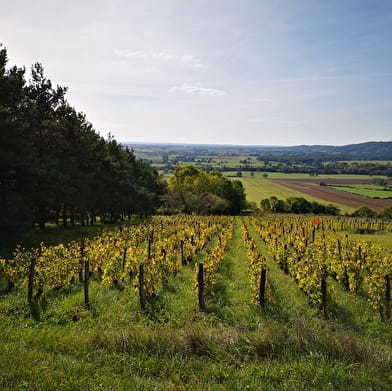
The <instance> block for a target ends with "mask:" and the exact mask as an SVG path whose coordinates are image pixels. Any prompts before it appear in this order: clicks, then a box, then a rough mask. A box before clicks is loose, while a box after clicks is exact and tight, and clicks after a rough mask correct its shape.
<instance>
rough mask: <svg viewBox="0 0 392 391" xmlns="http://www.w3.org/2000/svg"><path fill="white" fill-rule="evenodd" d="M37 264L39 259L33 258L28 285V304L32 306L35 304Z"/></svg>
mask: <svg viewBox="0 0 392 391" xmlns="http://www.w3.org/2000/svg"><path fill="white" fill-rule="evenodd" d="M36 262H37V259H36V258H35V257H34V256H33V257H32V258H31V262H30V268H29V284H28V288H27V302H28V303H29V305H30V306H32V304H33V290H34V275H35V265H36Z"/></svg>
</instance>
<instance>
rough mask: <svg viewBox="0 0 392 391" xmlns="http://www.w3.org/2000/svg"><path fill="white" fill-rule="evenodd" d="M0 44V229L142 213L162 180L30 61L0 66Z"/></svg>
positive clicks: (2, 61)
mask: <svg viewBox="0 0 392 391" xmlns="http://www.w3.org/2000/svg"><path fill="white" fill-rule="evenodd" d="M7 63H8V57H7V50H6V48H5V47H3V45H1V44H0V230H1V231H10V230H11V231H13V230H24V229H29V228H31V227H33V226H34V225H35V224H37V225H39V227H41V228H44V227H45V224H47V223H48V222H55V223H59V221H61V223H62V224H64V225H67V224H74V223H75V221H78V222H80V223H81V224H82V225H85V224H89V223H90V224H93V223H94V222H95V220H96V217H97V216H100V218H101V220H102V221H103V222H105V220H107V221H109V220H110V221H116V220H118V219H120V218H124V216H127V215H130V214H131V213H138V214H150V213H153V212H154V211H155V209H156V208H157V207H158V206H159V205H160V203H161V201H160V197H161V195H162V194H163V193H164V192H165V189H166V184H165V183H164V181H162V180H161V179H160V177H159V175H158V173H157V171H156V170H155V169H153V168H152V167H151V166H149V165H148V164H147V163H145V162H143V161H142V160H141V159H137V158H136V157H135V155H134V153H133V151H132V150H131V149H129V148H128V147H124V146H122V145H120V144H119V143H118V142H117V141H116V140H115V139H114V138H113V137H112V136H111V135H110V134H109V137H108V138H107V139H105V138H104V137H102V136H101V135H100V134H99V133H98V132H97V131H96V130H95V129H94V128H93V126H92V124H91V123H90V122H89V121H88V120H87V118H86V116H85V114H83V113H81V112H78V111H77V110H76V109H75V108H73V107H72V106H71V105H70V104H69V103H68V102H67V99H66V92H67V88H65V87H60V86H56V87H54V86H53V85H52V82H51V81H50V80H49V79H47V78H46V77H45V75H44V68H43V66H42V65H41V64H39V63H36V64H34V65H33V66H32V67H31V77H30V80H29V81H28V82H27V81H26V71H25V68H24V67H23V68H21V67H17V66H13V67H10V68H7Z"/></svg>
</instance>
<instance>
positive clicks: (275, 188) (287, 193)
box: [235, 173, 355, 213]
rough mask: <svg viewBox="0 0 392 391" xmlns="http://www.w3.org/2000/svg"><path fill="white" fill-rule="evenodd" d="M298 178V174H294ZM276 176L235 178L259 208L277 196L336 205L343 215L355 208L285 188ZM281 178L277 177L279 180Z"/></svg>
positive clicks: (291, 188)
mask: <svg viewBox="0 0 392 391" xmlns="http://www.w3.org/2000/svg"><path fill="white" fill-rule="evenodd" d="M292 175H294V176H295V177H297V174H292ZM273 177H274V176H272V175H271V179H270V176H268V178H263V177H262V174H261V173H255V174H254V176H253V177H252V176H251V175H250V174H249V173H246V174H245V173H243V177H242V178H235V179H238V180H240V181H241V182H242V184H243V186H244V189H245V193H246V198H247V200H248V201H253V202H256V205H257V206H260V201H261V200H262V199H265V198H270V197H272V196H275V197H277V198H281V199H286V198H289V197H303V198H305V199H307V200H308V201H316V202H319V203H324V204H325V203H330V204H333V205H335V206H336V207H338V208H339V209H340V211H341V212H342V213H352V212H354V210H355V208H354V207H352V206H348V205H345V204H344V203H342V202H340V200H337V199H335V200H333V201H332V200H326V199H325V198H322V197H319V196H317V195H313V194H307V193H305V192H304V191H302V190H303V189H301V188H293V187H289V186H285V182H283V183H280V182H279V181H278V180H276V179H272V178H273ZM278 177H280V176H276V178H278ZM298 178H303V176H301V175H300V176H298ZM306 180H307V179H306Z"/></svg>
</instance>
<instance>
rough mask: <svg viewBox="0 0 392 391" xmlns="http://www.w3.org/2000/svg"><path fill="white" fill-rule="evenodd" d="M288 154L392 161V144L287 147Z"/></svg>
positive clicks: (370, 143) (382, 142) (389, 142)
mask: <svg viewBox="0 0 392 391" xmlns="http://www.w3.org/2000/svg"><path fill="white" fill-rule="evenodd" d="M286 152H289V153H298V154H314V153H322V154H329V155H356V156H358V157H362V158H364V159H370V158H372V159H373V158H374V159H378V160H384V159H385V160H390V159H392V142H391V141H370V142H366V143H360V144H349V145H343V146H332V145H298V146H295V147H287V149H286ZM381 156H382V157H381Z"/></svg>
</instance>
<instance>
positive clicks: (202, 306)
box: [197, 262, 206, 311]
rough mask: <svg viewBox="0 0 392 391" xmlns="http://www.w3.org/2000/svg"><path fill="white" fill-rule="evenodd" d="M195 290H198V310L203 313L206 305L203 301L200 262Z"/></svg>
mask: <svg viewBox="0 0 392 391" xmlns="http://www.w3.org/2000/svg"><path fill="white" fill-rule="evenodd" d="M197 288H198V299H199V310H200V311H204V310H205V308H206V305H205V301H204V266H203V263H202V262H200V263H199V270H198V273H197Z"/></svg>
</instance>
